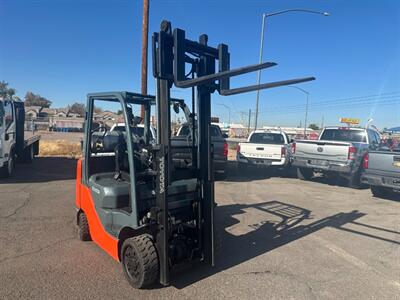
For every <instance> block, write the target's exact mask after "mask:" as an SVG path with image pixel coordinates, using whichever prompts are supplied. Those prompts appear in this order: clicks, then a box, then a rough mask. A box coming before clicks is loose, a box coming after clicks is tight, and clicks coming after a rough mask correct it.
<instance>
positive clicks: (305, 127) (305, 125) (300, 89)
mask: <svg viewBox="0 0 400 300" xmlns="http://www.w3.org/2000/svg"><path fill="white" fill-rule="evenodd" d="M287 87H289V88H293V89H297V90H299V91H301V92H303V93H304V94H306V95H307V101H306V114H305V118H304V138H305V139H306V138H307V118H308V98H309V97H310V93H309V92H307V91H306V90H304V89H302V88H299V87H298V86H295V85H288V86H287Z"/></svg>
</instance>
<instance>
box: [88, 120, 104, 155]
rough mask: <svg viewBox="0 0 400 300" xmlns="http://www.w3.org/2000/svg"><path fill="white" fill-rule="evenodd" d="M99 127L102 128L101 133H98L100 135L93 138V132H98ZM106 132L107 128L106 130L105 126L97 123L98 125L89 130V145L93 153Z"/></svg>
mask: <svg viewBox="0 0 400 300" xmlns="http://www.w3.org/2000/svg"><path fill="white" fill-rule="evenodd" d="M101 129H104V133H103V135H100V136H98V137H96V139H94V136H93V133H95V132H96V131H99V132H100V130H101ZM106 134H107V130H106V127H105V126H104V125H99V126H98V127H96V128H93V129H92V130H90V137H91V145H90V147H91V149H92V151H93V153H97V150H98V148H97V146H98V143H99V142H101V141H102V140H103V139H104V137H105V136H106Z"/></svg>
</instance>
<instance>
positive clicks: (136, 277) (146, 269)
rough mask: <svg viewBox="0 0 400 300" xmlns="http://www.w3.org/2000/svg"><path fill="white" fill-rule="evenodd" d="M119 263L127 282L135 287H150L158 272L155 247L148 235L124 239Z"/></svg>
mask: <svg viewBox="0 0 400 300" xmlns="http://www.w3.org/2000/svg"><path fill="white" fill-rule="evenodd" d="M121 264H122V269H123V270H124V274H125V277H126V279H127V280H128V282H129V284H130V285H131V286H133V287H134V288H136V289H143V288H147V287H150V286H151V285H152V284H154V283H155V281H156V280H157V277H158V273H159V269H158V268H159V267H158V256H157V251H156V247H155V246H154V243H153V240H152V238H151V236H150V235H148V234H142V235H139V236H135V237H133V238H129V239H126V240H125V241H124V243H123V245H122V249H121Z"/></svg>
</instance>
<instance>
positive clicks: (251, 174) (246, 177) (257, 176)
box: [225, 161, 295, 182]
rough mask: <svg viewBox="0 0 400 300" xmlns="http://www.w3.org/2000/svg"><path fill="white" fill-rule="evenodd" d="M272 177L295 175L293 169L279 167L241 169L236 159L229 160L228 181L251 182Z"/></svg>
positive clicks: (291, 176)
mask: <svg viewBox="0 0 400 300" xmlns="http://www.w3.org/2000/svg"><path fill="white" fill-rule="evenodd" d="M271 177H290V178H293V177H295V173H293V170H292V169H291V168H290V169H287V170H280V169H277V168H262V167H259V168H257V167H249V168H247V169H246V170H240V169H239V168H238V166H237V163H236V161H228V164H227V177H226V179H225V181H227V182H250V181H254V180H263V179H268V178H271Z"/></svg>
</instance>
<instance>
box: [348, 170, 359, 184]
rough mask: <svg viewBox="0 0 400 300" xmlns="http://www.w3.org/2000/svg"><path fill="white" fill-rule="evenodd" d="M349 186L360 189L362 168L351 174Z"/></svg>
mask: <svg viewBox="0 0 400 300" xmlns="http://www.w3.org/2000/svg"><path fill="white" fill-rule="evenodd" d="M349 187H350V188H353V189H359V188H360V187H361V170H358V171H357V172H356V173H354V174H353V175H351V176H350V178H349Z"/></svg>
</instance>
